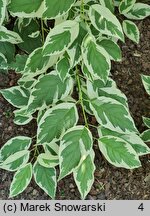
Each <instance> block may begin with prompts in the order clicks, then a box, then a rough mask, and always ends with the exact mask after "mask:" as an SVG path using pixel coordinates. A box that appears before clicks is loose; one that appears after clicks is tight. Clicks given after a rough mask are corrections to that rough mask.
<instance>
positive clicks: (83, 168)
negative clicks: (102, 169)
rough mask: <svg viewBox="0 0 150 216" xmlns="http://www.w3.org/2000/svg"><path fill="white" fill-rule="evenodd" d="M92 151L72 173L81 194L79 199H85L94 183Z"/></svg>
mask: <svg viewBox="0 0 150 216" xmlns="http://www.w3.org/2000/svg"><path fill="white" fill-rule="evenodd" d="M94 171H95V165H94V151H93V150H91V152H90V154H89V155H87V157H86V158H85V159H84V160H83V161H82V163H81V164H80V165H79V167H77V168H76V169H75V170H74V171H73V177H74V180H75V182H76V185H77V187H78V190H79V192H80V194H81V198H82V199H85V197H86V195H87V194H88V193H89V191H90V190H91V187H92V185H93V183H94Z"/></svg>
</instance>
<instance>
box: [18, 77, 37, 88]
mask: <svg viewBox="0 0 150 216" xmlns="http://www.w3.org/2000/svg"><path fill="white" fill-rule="evenodd" d="M36 81H37V80H36V79H34V78H31V77H30V76H22V77H21V78H20V79H19V80H18V84H19V85H20V86H21V87H23V88H25V89H28V90H30V89H32V87H33V86H34V83H36Z"/></svg>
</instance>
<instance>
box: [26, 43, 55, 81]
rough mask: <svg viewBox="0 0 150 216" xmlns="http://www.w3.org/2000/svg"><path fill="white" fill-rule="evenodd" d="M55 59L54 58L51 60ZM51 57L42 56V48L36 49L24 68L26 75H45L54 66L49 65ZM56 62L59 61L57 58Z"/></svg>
mask: <svg viewBox="0 0 150 216" xmlns="http://www.w3.org/2000/svg"><path fill="white" fill-rule="evenodd" d="M52 58H53V59H54V57H53V56H52V57H51V59H52ZM49 60H50V57H48V56H43V54H42V48H41V47H39V48H37V49H35V50H34V51H33V52H32V53H31V54H30V55H29V56H28V59H27V61H26V65H25V68H24V75H25V76H28V75H29V76H30V77H31V78H32V77H35V76H37V75H39V74H41V73H45V72H46V71H47V69H48V68H49V67H51V66H52V65H50V64H49ZM54 60H57V58H55V59H54ZM54 62H55V61H54Z"/></svg>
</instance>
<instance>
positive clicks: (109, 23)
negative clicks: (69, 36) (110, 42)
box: [89, 4, 124, 42]
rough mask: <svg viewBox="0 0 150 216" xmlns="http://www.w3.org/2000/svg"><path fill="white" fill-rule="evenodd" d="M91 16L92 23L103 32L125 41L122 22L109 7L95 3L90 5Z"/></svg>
mask: <svg viewBox="0 0 150 216" xmlns="http://www.w3.org/2000/svg"><path fill="white" fill-rule="evenodd" d="M89 17H90V20H91V22H92V25H93V26H94V27H95V28H96V29H97V30H98V31H100V33H101V34H104V35H108V36H113V37H116V38H118V39H120V40H122V41H123V42H124V34H123V31H122V27H121V24H120V22H119V20H118V19H117V18H116V16H114V15H113V14H112V13H111V11H110V10H109V9H108V8H106V7H104V6H101V5H98V4H94V5H92V6H91V7H90V10H89Z"/></svg>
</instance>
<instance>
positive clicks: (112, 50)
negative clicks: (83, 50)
mask: <svg viewBox="0 0 150 216" xmlns="http://www.w3.org/2000/svg"><path fill="white" fill-rule="evenodd" d="M97 44H98V45H100V46H101V47H103V48H104V49H105V50H106V52H107V53H108V54H109V56H110V59H111V60H114V61H121V58H122V56H121V49H120V47H119V46H118V44H117V43H115V42H113V41H112V40H110V39H102V40H101V41H97Z"/></svg>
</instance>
